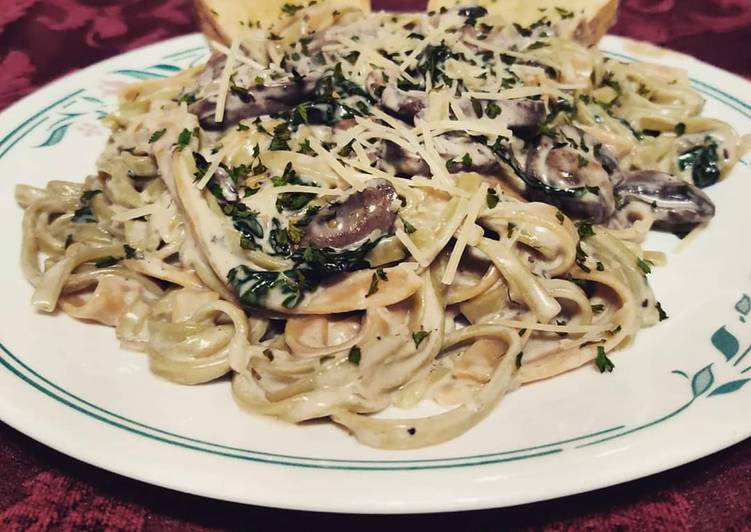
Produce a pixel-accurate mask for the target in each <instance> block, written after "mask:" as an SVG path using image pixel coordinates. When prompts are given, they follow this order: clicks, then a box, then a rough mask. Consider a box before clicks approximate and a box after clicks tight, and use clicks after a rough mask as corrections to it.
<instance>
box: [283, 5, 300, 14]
mask: <svg viewBox="0 0 751 532" xmlns="http://www.w3.org/2000/svg"><path fill="white" fill-rule="evenodd" d="M302 8H303V6H300V5H295V4H284V5H282V13H284V14H285V15H294V14H295V13H297V12H298V11H300V10H301V9H302Z"/></svg>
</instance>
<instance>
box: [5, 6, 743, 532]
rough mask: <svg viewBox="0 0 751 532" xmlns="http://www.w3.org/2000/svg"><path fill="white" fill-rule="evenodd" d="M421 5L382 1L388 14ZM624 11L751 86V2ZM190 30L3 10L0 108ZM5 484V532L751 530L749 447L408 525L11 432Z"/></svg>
mask: <svg viewBox="0 0 751 532" xmlns="http://www.w3.org/2000/svg"><path fill="white" fill-rule="evenodd" d="M259 1H263V0H259ZM467 3H471V2H467ZM420 4H422V2H420V0H417V1H415V0H383V1H381V2H378V1H377V0H376V5H377V6H378V7H382V8H386V9H389V8H402V9H404V8H407V7H414V8H418V7H419V6H420ZM621 4H622V6H621V9H620V14H619V21H618V24H617V25H616V27H615V28H614V30H613V33H616V34H619V35H627V36H629V37H633V38H637V39H644V40H649V41H652V42H654V43H658V44H660V45H663V46H667V47H670V48H674V49H676V50H680V51H683V52H686V53H689V54H692V55H694V56H696V57H699V58H701V59H703V60H705V61H708V62H710V63H713V64H715V65H718V66H721V67H723V68H725V69H728V70H731V71H734V72H736V73H739V74H741V75H744V76H746V77H751V51H749V46H750V45H751V0H621ZM562 5H565V0H564V1H563V2H562ZM192 31H195V23H194V20H193V16H192V12H191V9H190V1H189V0H0V109H2V108H4V107H6V106H7V105H9V104H11V103H12V102H14V101H15V100H17V99H19V98H20V97H22V96H24V95H25V94H28V93H29V92H31V91H33V90H35V89H36V88H38V87H40V86H42V85H44V84H45V83H47V82H49V81H51V80H52V79H54V78H57V77H59V76H61V75H63V74H66V73H68V72H71V71H74V70H76V69H78V68H81V67H84V66H86V65H89V64H91V63H94V62H96V61H99V60H102V59H104V58H107V57H110V56H112V55H116V54H118V53H121V52H123V51H125V50H130V49H132V48H137V47H139V46H143V45H145V44H148V43H152V42H155V41H159V40H161V39H165V38H168V37H173V36H176V35H181V34H184V33H189V32H192ZM670 444H673V445H674V444H675V443H674V442H673V443H670ZM0 478H1V479H2V480H0V529H2V530H43V529H63V530H74V529H75V530H78V529H82V528H84V529H97V530H99V529H107V530H216V529H234V528H243V529H250V530H263V531H270V530H288V529H289V528H290V527H291V526H293V525H296V524H298V523H301V524H303V525H304V526H305V527H306V528H307V529H313V530H316V529H318V527H321V528H323V527H324V526H326V527H328V528H331V529H333V530H338V529H345V528H346V529H348V530H349V529H351V530H360V531H363V532H365V531H369V530H379V531H380V530H382V529H384V528H386V529H388V528H389V527H395V526H396V527H400V528H401V527H404V528H406V527H407V526H409V527H410V528H411V529H415V530H424V529H425V528H426V527H434V526H437V527H443V526H450V527H452V528H453V529H454V530H478V531H479V530H497V529H501V528H502V529H547V530H572V531H573V530H594V529H616V528H617V529H622V530H624V529H630V530H671V531H672V530H688V529H691V530H713V531H714V530H749V529H751V440H748V441H746V442H743V443H741V444H738V445H736V446H734V447H732V448H731V449H728V450H726V451H723V452H720V453H717V454H716V455H713V456H710V457H707V458H704V459H702V460H699V461H697V462H694V463H692V464H689V465H686V466H683V467H680V468H678V469H675V470H672V471H669V472H666V473H662V474H659V475H655V476H653V477H650V478H646V479H643V480H639V481H635V482H630V483H627V484H624V485H621V486H616V487H612V488H608V489H603V490H599V491H596V492H593V493H587V494H583V495H577V496H573V497H567V498H564V499H558V500H554V501H549V502H543V503H537V504H532V505H527V506H522V507H517V508H509V509H502V510H489V511H483V512H468V513H459V514H449V515H426V516H412V517H408V518H406V517H377V516H334V515H326V514H311V513H301V512H285V511H279V510H269V509H264V508H256V507H248V506H241V505H237V504H230V503H223V502H217V501H212V500H208V499H203V498H200V497H194V496H189V495H183V494H179V493H175V492H172V491H168V490H165V489H161V488H156V487H152V486H148V485H144V484H142V483H140V482H137V481H134V480H129V479H126V478H123V477H119V476H117V475H113V474H110V473H106V472H104V471H101V470H99V469H96V468H94V467H91V466H88V465H86V464H83V463H81V462H78V461H76V460H73V459H71V458H68V457H66V456H64V455H62V454H60V453H57V452H55V451H52V450H50V449H48V448H47V447H45V446H43V445H40V444H38V443H36V442H34V441H33V440H31V439H29V438H27V437H26V436H23V435H22V434H20V433H18V432H16V431H14V430H13V429H11V428H10V427H8V426H6V425H3V424H2V423H0ZM439 529H441V528H439Z"/></svg>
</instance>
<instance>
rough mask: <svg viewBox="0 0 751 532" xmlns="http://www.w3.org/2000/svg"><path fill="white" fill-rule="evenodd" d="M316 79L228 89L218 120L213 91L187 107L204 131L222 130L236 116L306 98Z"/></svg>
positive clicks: (275, 109)
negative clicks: (222, 112)
mask: <svg viewBox="0 0 751 532" xmlns="http://www.w3.org/2000/svg"><path fill="white" fill-rule="evenodd" d="M316 81H317V79H316V78H305V79H300V80H289V81H285V82H281V83H278V84H274V85H269V86H266V85H258V86H255V87H251V88H250V89H248V90H242V91H238V90H232V89H230V91H229V93H228V94H227V101H226V104H225V106H224V118H223V120H222V121H221V122H216V121H215V120H214V115H215V113H216V95H213V96H209V97H207V98H203V99H201V100H198V101H197V102H195V103H193V104H191V105H190V107H189V108H188V110H189V111H190V112H191V113H193V114H195V115H196V116H198V123H199V124H200V125H201V127H202V128H203V129H205V130H206V131H224V130H227V129H229V128H231V127H233V126H235V125H237V123H238V122H240V120H244V119H246V118H252V117H254V116H262V115H269V114H273V113H279V112H282V111H286V110H288V109H290V108H292V107H294V106H295V105H297V104H299V103H300V102H303V101H305V100H307V99H308V98H310V97H311V96H312V95H313V91H314V90H315V86H316Z"/></svg>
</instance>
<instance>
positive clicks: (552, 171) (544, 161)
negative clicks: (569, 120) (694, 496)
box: [525, 126, 615, 223]
mask: <svg viewBox="0 0 751 532" xmlns="http://www.w3.org/2000/svg"><path fill="white" fill-rule="evenodd" d="M595 144H596V143H595V142H594V140H593V139H592V138H591V137H589V135H587V134H586V133H584V132H583V131H581V130H580V129H578V128H576V127H573V126H564V127H561V128H559V129H558V130H557V131H556V134H555V138H551V137H549V136H547V135H543V136H541V137H540V139H539V140H538V141H537V142H536V143H535V144H534V145H533V146H532V147H531V148H530V149H529V151H528V153H527V163H526V173H527V176H528V177H529V178H530V179H531V180H534V181H532V182H527V188H526V191H525V196H526V197H527V198H528V199H531V200H533V201H544V202H546V203H551V204H553V205H557V206H558V207H559V208H560V209H561V210H563V211H564V212H565V213H566V214H568V215H570V216H573V217H575V218H588V219H591V220H592V221H593V222H595V223H602V222H604V221H606V220H608V219H609V218H610V217H611V216H612V215H613V212H615V198H614V196H613V185H612V182H611V175H610V174H609V173H608V172H607V171H606V169H605V168H604V166H603V164H602V163H601V162H600V160H599V159H598V157H596V156H595V153H594V151H595V150H594V147H595ZM608 166H610V165H609V164H608ZM535 183H539V185H540V186H534V184H535Z"/></svg>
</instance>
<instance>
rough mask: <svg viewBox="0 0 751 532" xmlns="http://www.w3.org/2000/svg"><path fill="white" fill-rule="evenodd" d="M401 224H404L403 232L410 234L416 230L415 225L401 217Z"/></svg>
mask: <svg viewBox="0 0 751 532" xmlns="http://www.w3.org/2000/svg"><path fill="white" fill-rule="evenodd" d="M402 224H403V225H404V232H405V233H407V234H408V235H411V234H412V233H414V232H415V231H417V227H415V226H414V225H412V224H411V223H409V222H408V221H407V220H405V219H404V218H402Z"/></svg>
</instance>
